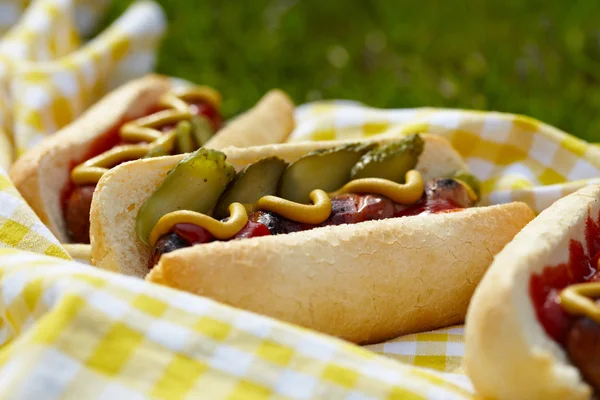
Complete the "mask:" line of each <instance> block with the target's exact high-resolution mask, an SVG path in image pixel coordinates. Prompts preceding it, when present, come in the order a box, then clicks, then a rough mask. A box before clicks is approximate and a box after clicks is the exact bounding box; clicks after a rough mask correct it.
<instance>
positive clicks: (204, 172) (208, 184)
mask: <svg viewBox="0 0 600 400" xmlns="http://www.w3.org/2000/svg"><path fill="white" fill-rule="evenodd" d="M226 159H227V156H226V155H225V154H223V153H221V152H220V151H217V150H209V149H205V148H201V149H199V150H197V151H195V152H193V153H190V154H189V155H188V156H187V157H185V158H184V159H183V160H181V161H180V162H179V164H177V165H176V166H175V168H173V169H172V170H171V172H169V173H168V174H167V176H166V178H165V180H164V181H163V183H162V184H161V185H160V186H159V187H158V189H156V191H155V192H154V193H153V194H152V195H151V196H150V197H149V198H148V199H146V201H145V202H144V204H143V205H142V207H141V208H140V210H139V212H138V215H137V219H136V233H137V235H138V237H139V239H140V240H141V241H142V242H144V243H145V244H147V245H149V242H148V238H149V236H150V232H151V231H152V229H153V228H154V226H155V225H156V223H157V222H158V220H159V219H160V218H161V217H163V216H164V215H166V214H168V213H170V212H173V211H177V210H191V211H197V212H201V213H205V214H206V213H209V212H210V211H211V210H212V209H213V207H214V206H215V205H216V203H217V200H218V199H219V196H221V194H222V193H223V191H225V189H226V188H227V185H228V184H229V182H231V180H232V179H233V178H234V177H235V169H234V168H233V166H232V165H231V164H229V163H228V162H227V161H226Z"/></svg>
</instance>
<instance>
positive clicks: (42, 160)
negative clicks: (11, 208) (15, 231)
mask: <svg viewBox="0 0 600 400" xmlns="http://www.w3.org/2000/svg"><path fill="white" fill-rule="evenodd" d="M220 104H221V96H220V94H219V93H218V92H217V91H215V90H214V89H212V88H210V87H206V86H200V87H189V88H183V89H182V88H175V87H173V84H172V82H171V81H170V80H169V79H167V78H166V77H162V76H158V75H149V76H146V77H143V78H141V79H138V80H135V81H132V82H130V83H128V84H126V85H124V86H122V87H121V88H118V89H117V90H115V91H114V92H113V93H111V94H109V95H108V96H106V97H105V98H103V99H102V100H101V101H100V102H98V103H97V104H96V105H94V106H93V107H91V108H90V109H89V110H88V112H86V113H85V114H84V115H82V116H81V117H80V118H79V119H78V120H76V121H75V122H73V123H72V124H71V125H69V126H67V127H66V128H64V129H63V130H61V131H59V132H58V133H57V134H55V135H53V136H52V137H50V138H48V139H47V140H46V141H44V142H43V143H42V144H41V145H39V146H38V147H36V148H35V149H33V150H31V151H30V152H28V153H27V154H25V155H24V156H23V157H22V158H21V159H19V160H18V161H17V162H16V163H15V164H14V166H13V167H12V168H11V171H10V173H11V177H12V179H13V181H14V182H15V185H16V186H17V188H18V189H19V191H20V192H21V193H22V194H23V196H24V197H25V199H26V200H27V201H28V202H29V204H30V205H31V206H32V208H33V209H34V210H35V211H36V213H37V214H38V215H39V217H40V219H41V220H42V221H43V222H44V223H45V224H46V225H48V226H49V228H50V229H51V231H52V232H53V233H54V234H55V235H56V236H57V237H58V238H59V240H60V241H61V242H63V243H89V207H90V204H91V198H92V196H93V193H94V190H95V187H96V184H97V182H98V180H99V178H100V177H101V176H102V175H103V174H104V173H105V172H106V171H107V170H108V169H110V168H112V167H114V166H116V165H118V164H120V163H122V162H124V161H129V160H132V159H138V158H146V157H154V156H159V155H165V154H179V153H185V152H190V151H193V150H195V149H197V148H198V147H200V146H209V147H213V148H221V147H226V146H229V145H235V146H246V145H247V144H248V143H249V142H254V143H256V144H268V143H279V142H282V141H284V140H285V139H286V137H287V136H288V135H289V134H290V133H291V131H292V129H293V127H294V120H293V104H292V103H291V101H290V100H289V98H288V97H287V96H286V95H285V94H284V93H282V92H280V91H271V92H270V93H268V94H267V95H266V96H265V97H264V98H263V99H262V100H261V101H260V103H258V104H257V106H256V107H255V108H254V109H252V110H250V111H249V112H247V113H246V114H244V115H242V116H240V117H238V118H237V119H236V120H234V121H232V122H231V123H230V124H228V125H226V126H223V121H222V116H221V112H220Z"/></svg>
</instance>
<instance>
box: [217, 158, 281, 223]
mask: <svg viewBox="0 0 600 400" xmlns="http://www.w3.org/2000/svg"><path fill="white" fill-rule="evenodd" d="M286 167H287V163H286V162H285V161H283V160H282V159H281V158H279V157H268V158H263V159H262V160H259V161H257V162H255V163H252V164H250V165H248V166H247V167H246V168H244V169H243V170H242V171H240V172H239V173H238V174H237V175H236V177H235V179H234V180H233V181H232V182H231V183H230V184H229V186H228V187H227V190H226V191H225V193H223V194H222V195H221V198H220V199H219V201H218V203H217V206H216V207H215V211H214V212H213V215H214V217H215V218H218V219H221V218H225V217H227V216H228V215H229V205H230V204H231V203H235V202H238V203H242V204H254V203H256V202H257V201H258V199H260V198H261V197H263V196H268V195H275V194H276V193H277V184H278V183H279V179H280V178H281V175H282V174H283V171H284V170H285V168H286Z"/></svg>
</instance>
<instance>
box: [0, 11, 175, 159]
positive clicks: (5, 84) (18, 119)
mask: <svg viewBox="0 0 600 400" xmlns="http://www.w3.org/2000/svg"><path fill="white" fill-rule="evenodd" d="M88 3H89V4H93V2H91V1H88ZM73 14H74V6H73V1H72V0H36V1H34V2H32V4H31V5H30V6H29V7H28V8H27V10H26V11H25V13H24V14H23V16H22V18H21V19H20V20H19V23H18V24H17V25H15V26H14V27H13V28H12V29H11V30H10V31H8V32H7V33H6V34H5V35H4V36H3V37H2V38H1V39H0V131H4V136H3V139H0V145H2V146H1V147H0V149H10V147H9V144H10V143H12V144H13V145H14V150H15V153H16V156H18V155H20V154H22V153H23V152H24V151H26V150H27V149H29V148H31V147H33V146H35V145H36V144H37V143H39V141H40V140H41V139H43V138H44V137H45V136H46V135H48V134H51V133H54V132H55V131H57V130H58V129H60V128H61V127H63V126H65V125H66V124H68V123H69V122H71V121H72V120H73V119H75V118H76V117H77V116H79V115H80V114H81V113H82V112H83V111H84V110H85V109H86V108H87V107H88V106H89V105H90V104H92V103H93V102H95V101H96V100H98V98H99V97H100V96H101V95H102V94H104V93H105V92H107V91H108V90H110V89H112V88H114V87H115V86H117V85H119V84H121V83H123V82H125V81H127V80H130V79H132V78H134V77H137V76H141V75H143V74H145V73H147V72H149V71H151V70H152V69H153V67H154V62H155V51H156V48H157V46H158V43H159V41H160V38H161V37H162V34H163V32H164V30H165V17H164V14H163V12H162V9H161V8H160V7H159V6H158V5H157V4H156V3H154V2H151V1H143V2H139V3H135V4H134V5H132V6H131V7H130V9H129V10H127V12H126V13H125V14H124V15H122V16H121V17H120V18H119V19H118V20H117V21H115V23H114V24H113V25H112V26H110V27H109V28H108V29H107V30H106V31H104V32H102V33H101V34H100V35H99V36H98V37H96V38H95V39H93V40H92V41H90V42H89V43H87V44H86V45H85V46H83V47H79V44H80V39H79V35H78V34H77V30H76V27H75V20H74V16H73ZM0 133H1V132H0ZM14 156H15V154H12V155H11V154H5V155H4V156H3V157H2V156H0V163H2V162H3V164H0V165H3V166H5V167H6V166H7V164H8V161H10V160H11V159H12V158H14Z"/></svg>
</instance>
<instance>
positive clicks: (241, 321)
mask: <svg viewBox="0 0 600 400" xmlns="http://www.w3.org/2000/svg"><path fill="white" fill-rule="evenodd" d="M0 302H1V304H0V309H1V310H2V313H1V318H0V322H1V325H0V326H1V329H0V338H2V339H1V340H2V342H3V343H5V344H4V346H3V347H2V350H1V352H0V385H2V389H3V390H2V392H1V393H0V398H7V399H8V398H11V399H13V398H42V397H43V398H44V399H55V398H64V399H84V398H85V399H95V398H102V399H108V398H113V399H141V398H168V399H183V398H206V399H256V400H259V399H271V398H278V399H311V398H322V399H398V400H400V399H415V400H416V399H468V398H471V394H470V390H471V389H470V385H469V383H468V381H467V380H466V379H465V378H464V377H460V376H457V375H450V374H440V373H436V372H434V371H428V370H425V369H420V368H416V367H410V366H407V365H403V364H399V363H396V362H394V361H392V360H389V359H386V358H383V357H380V356H377V355H375V354H374V353H372V352H369V351H367V350H364V349H361V348H359V347H355V346H353V345H350V344H347V343H345V342H342V341H339V340H336V339H331V338H328V337H325V336H322V335H318V334H314V333H311V332H308V331H306V330H302V329H299V328H296V327H292V326H289V325H286V324H284V323H281V322H277V321H275V320H272V319H268V318H264V317H260V316H257V315H254V314H250V313H247V312H244V311H240V310H236V309H232V308H229V307H227V306H224V305H221V304H218V303H215V302H213V301H210V300H208V299H205V298H201V297H197V296H192V295H190V294H187V293H184V292H178V291H174V290H171V289H169V288H165V287H160V286H155V285H152V284H149V283H146V282H144V281H142V280H138V279H135V278H130V277H125V276H121V275H116V274H112V273H108V272H105V271H100V270H97V269H94V268H92V267H87V266H84V265H81V264H77V263H74V262H66V261H61V260H59V259H57V258H50V257H45V256H39V255H36V254H33V253H24V252H19V251H16V250H0ZM42 394H43V396H42ZM39 396H42V397H39Z"/></svg>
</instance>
